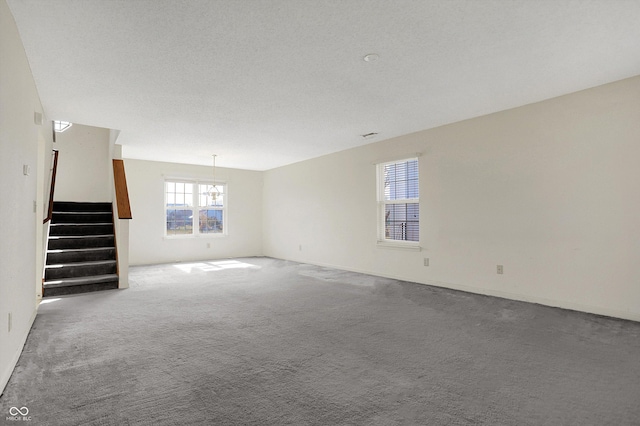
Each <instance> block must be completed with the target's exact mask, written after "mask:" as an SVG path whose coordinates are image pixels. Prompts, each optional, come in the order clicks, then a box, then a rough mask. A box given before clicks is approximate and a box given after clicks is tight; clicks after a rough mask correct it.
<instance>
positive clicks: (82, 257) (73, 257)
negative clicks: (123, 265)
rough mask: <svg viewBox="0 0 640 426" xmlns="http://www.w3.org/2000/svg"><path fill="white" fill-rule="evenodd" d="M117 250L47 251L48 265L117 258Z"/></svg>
mask: <svg viewBox="0 0 640 426" xmlns="http://www.w3.org/2000/svg"><path fill="white" fill-rule="evenodd" d="M115 259H116V250H115V249H114V248H105V249H103V250H90V251H68V252H61V253H47V265H57V264H61V263H73V262H88V261H92V260H115Z"/></svg>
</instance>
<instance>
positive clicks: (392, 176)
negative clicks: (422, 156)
mask: <svg viewBox="0 0 640 426" xmlns="http://www.w3.org/2000/svg"><path fill="white" fill-rule="evenodd" d="M383 175H384V177H383V178H384V199H385V200H402V199H406V198H418V160H410V161H401V162H398V163H393V164H386V165H385V166H384V170H383Z"/></svg>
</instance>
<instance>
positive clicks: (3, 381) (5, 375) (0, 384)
mask: <svg viewBox="0 0 640 426" xmlns="http://www.w3.org/2000/svg"><path fill="white" fill-rule="evenodd" d="M37 313H38V310H37V309H34V310H33V313H32V314H31V319H30V320H29V327H27V329H26V331H25V333H24V336H22V341H21V343H20V345H18V348H17V349H16V351H15V353H14V354H13V357H12V358H11V361H10V362H9V365H7V369H6V370H5V371H3V372H2V376H0V395H1V394H2V393H4V388H5V387H7V383H9V379H10V378H11V375H12V374H13V370H14V369H15V368H16V364H18V360H19V359H20V355H22V350H23V349H24V345H25V343H27V337H29V332H30V331H31V327H33V322H34V321H35V320H36V314H37Z"/></svg>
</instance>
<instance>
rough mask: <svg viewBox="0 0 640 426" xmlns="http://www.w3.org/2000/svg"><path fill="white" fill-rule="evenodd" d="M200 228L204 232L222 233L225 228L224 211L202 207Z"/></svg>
mask: <svg viewBox="0 0 640 426" xmlns="http://www.w3.org/2000/svg"><path fill="white" fill-rule="evenodd" d="M198 216H199V230H200V233H202V234H220V233H222V232H223V230H224V226H223V211H222V210H217V209H200V213H199V215H198Z"/></svg>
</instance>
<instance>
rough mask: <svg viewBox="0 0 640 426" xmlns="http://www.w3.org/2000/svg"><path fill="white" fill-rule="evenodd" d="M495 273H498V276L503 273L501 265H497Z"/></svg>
mask: <svg viewBox="0 0 640 426" xmlns="http://www.w3.org/2000/svg"><path fill="white" fill-rule="evenodd" d="M496 271H497V272H498V274H502V273H504V269H503V266H502V265H498V267H497V268H496Z"/></svg>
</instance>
